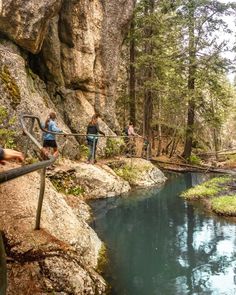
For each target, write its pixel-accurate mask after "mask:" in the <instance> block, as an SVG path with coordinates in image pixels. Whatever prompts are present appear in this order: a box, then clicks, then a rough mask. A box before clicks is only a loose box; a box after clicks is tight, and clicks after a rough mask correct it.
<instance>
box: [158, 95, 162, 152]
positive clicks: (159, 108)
mask: <svg viewBox="0 0 236 295" xmlns="http://www.w3.org/2000/svg"><path fill="white" fill-rule="evenodd" d="M157 119H158V129H157V130H158V148H157V156H160V155H161V146H162V139H161V136H162V130H161V97H159V99H158V118H157Z"/></svg>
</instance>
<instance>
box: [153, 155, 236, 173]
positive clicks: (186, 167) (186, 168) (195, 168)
mask: <svg viewBox="0 0 236 295" xmlns="http://www.w3.org/2000/svg"><path fill="white" fill-rule="evenodd" d="M151 162H152V163H154V164H160V165H167V166H172V167H162V168H163V169H166V170H168V171H173V172H174V171H175V172H205V173H207V172H215V173H223V174H231V175H236V171H234V170H232V169H222V168H221V169H219V168H215V167H212V166H204V165H191V164H184V163H177V162H170V161H162V160H157V159H151ZM173 166H174V167H173ZM178 166H179V167H180V168H179V167H178ZM181 167H183V168H181Z"/></svg>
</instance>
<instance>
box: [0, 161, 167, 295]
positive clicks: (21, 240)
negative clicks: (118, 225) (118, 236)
mask: <svg viewBox="0 0 236 295" xmlns="http://www.w3.org/2000/svg"><path fill="white" fill-rule="evenodd" d="M131 163H132V166H130V165H131ZM108 164H109V166H110V167H109V166H108V165H105V164H104V163H103V164H98V165H90V164H85V163H78V162H70V161H68V162H66V163H65V162H63V163H61V164H59V165H58V166H57V167H56V168H55V169H54V170H48V172H47V175H48V177H47V181H46V190H45V196H44V204H43V210H42V218H41V229H40V230H39V231H35V230H34V226H35V216H36V209H37V202H38V196H39V184H40V177H39V174H38V173H36V172H35V173H32V174H30V175H28V176H23V177H21V178H18V179H16V180H13V181H11V182H8V183H6V184H4V185H2V186H1V187H0V208H1V214H0V228H1V230H2V231H3V234H4V243H5V247H6V253H7V257H8V263H7V268H8V294H10V295H25V294H35V295H36V294H38V295H39V294H61V295H62V294H63V295H65V294H91V295H93V294H106V288H107V287H106V282H105V281H104V279H103V278H102V277H101V276H100V274H99V272H98V271H97V269H98V261H99V257H101V249H103V247H102V242H101V241H100V239H99V238H98V236H97V234H96V233H95V232H94V230H93V229H92V228H91V227H90V226H89V224H88V219H89V218H90V209H89V207H88V205H87V204H86V203H85V202H84V199H85V198H98V197H111V196H115V195H120V194H122V193H126V192H128V191H129V190H130V189H131V187H132V186H150V185H157V184H160V183H163V182H164V181H165V180H166V178H165V176H164V175H163V173H162V172H161V171H160V170H159V169H157V168H156V167H155V166H153V165H152V164H151V163H149V162H148V161H145V160H140V159H132V161H131V159H128V160H127V159H123V160H119V161H109V163H108ZM10 168H12V166H11V165H7V166H6V167H4V168H2V167H0V171H2V170H3V169H10ZM122 171H123V172H122ZM127 171H128V172H127ZM133 176H135V177H133ZM50 180H51V181H50ZM131 180H132V181H131Z"/></svg>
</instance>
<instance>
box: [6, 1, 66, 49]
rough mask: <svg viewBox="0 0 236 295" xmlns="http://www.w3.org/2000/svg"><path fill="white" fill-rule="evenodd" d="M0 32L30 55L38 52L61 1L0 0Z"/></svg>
mask: <svg viewBox="0 0 236 295" xmlns="http://www.w3.org/2000/svg"><path fill="white" fill-rule="evenodd" d="M1 3H2V7H1V10H0V32H2V33H4V34H5V35H7V36H8V37H9V38H10V39H11V40H13V41H14V42H15V43H16V44H18V45H20V46H21V47H23V48H25V49H27V50H28V51H30V52H32V53H36V52H39V50H40V49H41V46H42V43H43V40H44V37H45V35H46V32H47V28H48V23H49V20H50V18H52V17H53V16H54V15H55V14H56V13H57V12H58V11H59V9H60V6H61V0H38V1H32V0H31V1H27V0H2V1H1Z"/></svg>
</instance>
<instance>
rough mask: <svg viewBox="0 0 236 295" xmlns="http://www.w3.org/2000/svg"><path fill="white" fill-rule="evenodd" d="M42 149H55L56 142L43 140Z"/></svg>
mask: <svg viewBox="0 0 236 295" xmlns="http://www.w3.org/2000/svg"><path fill="white" fill-rule="evenodd" d="M43 147H51V148H57V143H56V140H44V141H43Z"/></svg>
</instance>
